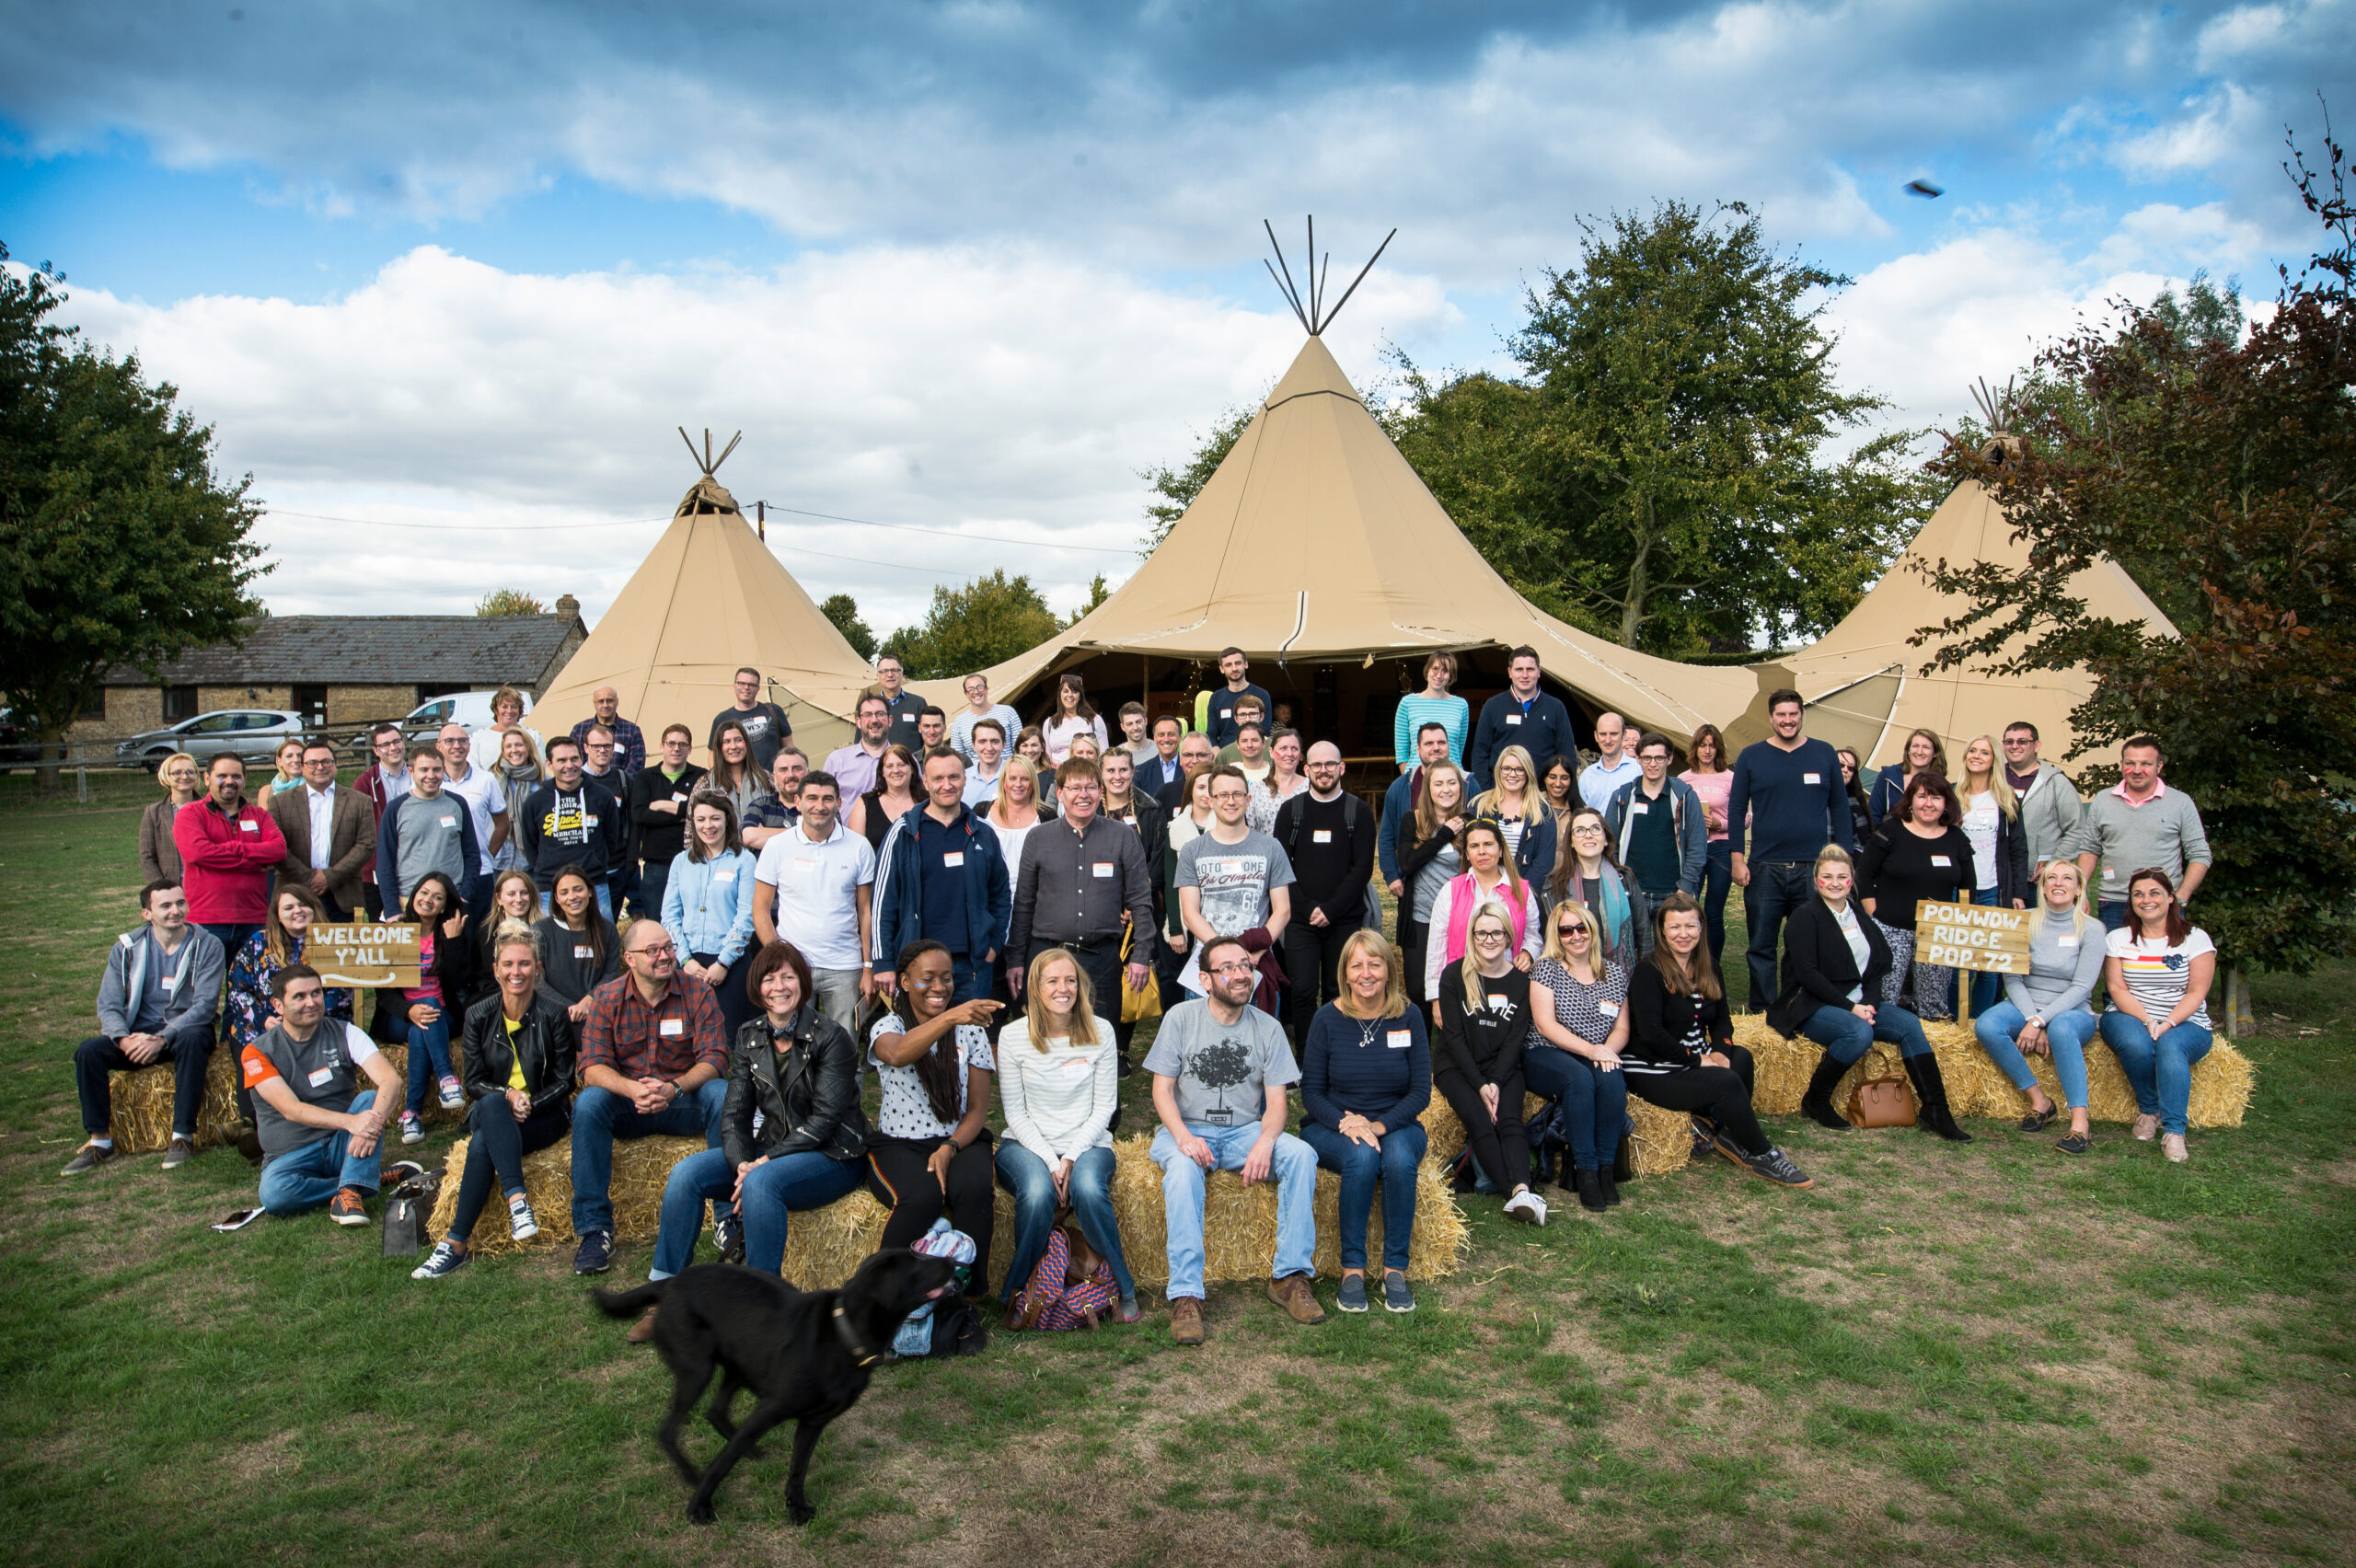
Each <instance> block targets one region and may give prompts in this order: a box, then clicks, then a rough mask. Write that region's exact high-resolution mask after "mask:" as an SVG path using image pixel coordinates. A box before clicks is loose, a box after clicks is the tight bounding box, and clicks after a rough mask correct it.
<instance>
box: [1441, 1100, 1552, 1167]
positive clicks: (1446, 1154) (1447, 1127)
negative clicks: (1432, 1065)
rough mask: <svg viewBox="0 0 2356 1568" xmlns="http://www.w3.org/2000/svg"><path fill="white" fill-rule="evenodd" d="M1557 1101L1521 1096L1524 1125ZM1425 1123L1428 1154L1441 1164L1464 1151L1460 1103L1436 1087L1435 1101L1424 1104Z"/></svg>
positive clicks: (1445, 1163) (1446, 1162)
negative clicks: (1449, 1100)
mask: <svg viewBox="0 0 2356 1568" xmlns="http://www.w3.org/2000/svg"><path fill="white" fill-rule="evenodd" d="M1552 1103H1553V1101H1550V1100H1547V1099H1546V1098H1545V1097H1544V1096H1542V1095H1537V1094H1529V1093H1525V1094H1523V1095H1522V1097H1521V1120H1522V1124H1523V1125H1524V1126H1528V1125H1529V1124H1530V1118H1531V1117H1532V1116H1535V1115H1537V1114H1538V1113H1539V1112H1541V1111H1542V1110H1544V1109H1545V1108H1546V1107H1547V1106H1548V1105H1550V1104H1552ZM1418 1120H1420V1121H1421V1122H1422V1123H1423V1124H1424V1158H1425V1159H1428V1160H1431V1161H1432V1162H1433V1163H1435V1164H1438V1165H1447V1164H1448V1163H1449V1162H1450V1161H1451V1160H1453V1159H1455V1158H1456V1157H1457V1156H1458V1155H1460V1154H1461V1153H1463V1152H1464V1124H1463V1123H1462V1122H1461V1121H1460V1120H1458V1118H1457V1114H1456V1107H1455V1106H1453V1105H1450V1104H1449V1102H1448V1097H1447V1096H1446V1095H1444V1094H1441V1093H1438V1091H1437V1090H1435V1091H1434V1092H1433V1094H1432V1099H1431V1103H1430V1104H1428V1105H1426V1106H1425V1107H1424V1113H1423V1115H1422V1116H1421V1117H1419V1118H1418Z"/></svg>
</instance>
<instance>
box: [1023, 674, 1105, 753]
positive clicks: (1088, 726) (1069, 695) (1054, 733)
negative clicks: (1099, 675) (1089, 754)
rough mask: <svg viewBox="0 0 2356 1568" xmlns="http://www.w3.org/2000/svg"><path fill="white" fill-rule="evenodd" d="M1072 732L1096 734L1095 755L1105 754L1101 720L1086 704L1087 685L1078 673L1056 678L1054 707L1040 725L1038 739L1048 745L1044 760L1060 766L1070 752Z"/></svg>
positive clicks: (1102, 721) (1102, 722) (1101, 717)
mask: <svg viewBox="0 0 2356 1568" xmlns="http://www.w3.org/2000/svg"><path fill="white" fill-rule="evenodd" d="M1074 735H1093V736H1095V737H1096V755H1099V756H1102V755H1104V746H1105V744H1106V743H1105V737H1104V720H1103V716H1102V715H1100V714H1099V713H1098V712H1097V711H1096V709H1094V708H1091V706H1089V701H1088V687H1087V686H1086V685H1085V684H1084V683H1083V682H1082V681H1081V680H1080V677H1079V676H1078V675H1065V676H1063V677H1062V678H1060V679H1059V680H1057V682H1056V710H1055V712H1054V714H1053V715H1051V716H1050V717H1049V718H1048V720H1047V721H1046V722H1045V724H1043V725H1041V726H1040V727H1039V736H1040V739H1042V740H1043V741H1045V743H1046V745H1047V763H1048V766H1049V767H1062V766H1063V765H1064V763H1065V762H1066V761H1067V760H1068V759H1069V758H1070V756H1071V741H1072V737H1073V736H1074Z"/></svg>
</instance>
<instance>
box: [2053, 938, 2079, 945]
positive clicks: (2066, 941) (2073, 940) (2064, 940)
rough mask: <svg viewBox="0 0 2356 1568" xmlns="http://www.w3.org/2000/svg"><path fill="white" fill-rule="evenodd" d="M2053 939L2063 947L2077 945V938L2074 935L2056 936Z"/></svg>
mask: <svg viewBox="0 0 2356 1568" xmlns="http://www.w3.org/2000/svg"><path fill="white" fill-rule="evenodd" d="M2054 940H2055V941H2057V942H2059V943H2060V944H2061V946H2063V947H2076V946H2077V945H2078V939H2077V938H2075V937H2056V938H2055V939H2054Z"/></svg>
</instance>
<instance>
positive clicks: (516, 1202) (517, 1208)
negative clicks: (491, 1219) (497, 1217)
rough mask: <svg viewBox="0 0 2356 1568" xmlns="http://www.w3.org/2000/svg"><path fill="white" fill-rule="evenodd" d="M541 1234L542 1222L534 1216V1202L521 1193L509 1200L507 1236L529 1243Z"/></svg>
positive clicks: (515, 1194)
mask: <svg viewBox="0 0 2356 1568" xmlns="http://www.w3.org/2000/svg"><path fill="white" fill-rule="evenodd" d="M539 1233H540V1222H539V1220H538V1219H537V1218H536V1217H535V1216H533V1214H532V1200H531V1199H529V1198H527V1197H525V1195H524V1194H523V1193H514V1194H513V1195H511V1196H510V1197H509V1198H508V1200H507V1234H508V1235H510V1236H512V1237H514V1239H516V1240H518V1241H529V1240H530V1239H532V1238H533V1237H535V1236H537V1235H538V1234H539Z"/></svg>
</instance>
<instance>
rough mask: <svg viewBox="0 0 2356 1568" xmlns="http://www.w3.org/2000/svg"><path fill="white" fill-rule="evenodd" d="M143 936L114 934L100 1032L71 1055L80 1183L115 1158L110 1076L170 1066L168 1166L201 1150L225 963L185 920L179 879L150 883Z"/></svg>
mask: <svg viewBox="0 0 2356 1568" xmlns="http://www.w3.org/2000/svg"><path fill="white" fill-rule="evenodd" d="M139 915H140V918H141V919H143V920H144V921H145V922H146V924H145V925H144V926H142V927H141V928H139V929H137V930H133V931H125V932H124V933H123V934H122V935H121V936H120V937H117V938H116V939H115V942H114V948H113V950H112V951H110V952H109V953H108V954H107V967H106V973H105V974H102V975H101V976H100V977H99V979H98V1033H96V1034H94V1035H92V1036H91V1037H90V1038H89V1039H87V1040H85V1041H83V1042H82V1043H81V1044H80V1045H79V1046H77V1047H76V1048H75V1052H74V1083H75V1089H76V1090H78V1091H79V1093H80V1096H81V1101H82V1131H83V1132H84V1134H86V1135H87V1141H85V1142H84V1144H83V1145H82V1147H81V1148H80V1149H78V1150H76V1151H75V1155H74V1159H73V1162H72V1163H71V1164H69V1165H67V1166H66V1167H65V1170H64V1174H65V1175H68V1176H81V1175H85V1174H87V1172H89V1171H92V1170H97V1169H98V1167H99V1166H101V1165H104V1164H105V1163H106V1162H107V1161H108V1160H110V1159H113V1158H114V1156H115V1147H114V1133H113V1127H112V1124H113V1121H114V1100H113V1096H112V1091H111V1082H110V1075H112V1074H115V1073H129V1072H137V1071H138V1070H139V1069H140V1068H142V1067H152V1066H155V1065H156V1063H158V1062H161V1061H166V1060H169V1061H170V1063H171V1064H172V1137H171V1143H170V1145H169V1146H168V1147H167V1148H166V1149H165V1151H164V1169H165V1170H176V1169H178V1168H179V1167H180V1166H182V1165H185V1164H187V1163H188V1161H189V1160H190V1159H191V1157H193V1156H194V1155H195V1153H196V1117H197V1113H198V1111H199V1110H200V1109H201V1108H202V1105H203V1103H204V1071H205V1066H206V1065H207V1064H208V1063H209V1062H211V1061H212V1059H213V1009H214V1002H215V1001H216V1000H217V998H218V997H219V996H220V994H221V976H222V974H223V973H224V972H225V970H226V968H227V966H228V965H227V961H226V960H225V958H223V956H222V953H221V944H220V942H219V941H217V940H214V935H213V933H212V932H210V931H208V930H205V929H203V928H202V927H198V926H191V925H190V924H189V920H188V894H186V893H185V892H183V891H181V888H180V884H179V882H149V883H148V884H147V886H146V887H145V888H144V889H143V890H142V891H141V893H140V894H139Z"/></svg>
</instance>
